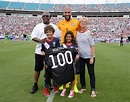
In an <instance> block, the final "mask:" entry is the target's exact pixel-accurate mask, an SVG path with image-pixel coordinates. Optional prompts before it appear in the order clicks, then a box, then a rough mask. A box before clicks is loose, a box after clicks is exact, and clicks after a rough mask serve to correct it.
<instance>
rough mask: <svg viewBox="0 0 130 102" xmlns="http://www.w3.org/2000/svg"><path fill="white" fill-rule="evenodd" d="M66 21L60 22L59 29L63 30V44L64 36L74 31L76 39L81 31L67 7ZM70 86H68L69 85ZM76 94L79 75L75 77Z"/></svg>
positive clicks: (64, 12)
mask: <svg viewBox="0 0 130 102" xmlns="http://www.w3.org/2000/svg"><path fill="white" fill-rule="evenodd" d="M63 16H64V19H62V20H61V21H59V23H58V25H57V26H58V28H59V29H60V30H61V32H62V35H61V44H62V43H63V41H64V36H65V33H66V32H67V31H72V32H73V34H74V37H75V38H76V35H77V30H78V29H79V21H78V20H77V19H74V18H72V11H71V8H70V7H65V8H64V11H63ZM67 85H68V84H67ZM62 89H63V87H60V90H62ZM74 92H76V93H78V89H77V75H75V86H74Z"/></svg>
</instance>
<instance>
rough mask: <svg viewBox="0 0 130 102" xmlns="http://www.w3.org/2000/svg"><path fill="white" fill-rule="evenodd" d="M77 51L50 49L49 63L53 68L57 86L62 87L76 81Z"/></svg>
mask: <svg viewBox="0 0 130 102" xmlns="http://www.w3.org/2000/svg"><path fill="white" fill-rule="evenodd" d="M73 53H75V49H73V50H72V49H71V50H70V49H68V48H63V47H58V48H49V49H48V53H47V56H48V58H47V62H46V64H47V65H48V67H49V68H51V74H52V75H51V76H52V79H53V81H54V83H55V84H56V85H62V84H65V83H68V82H71V81H73V80H74V59H73V58H74V57H73Z"/></svg>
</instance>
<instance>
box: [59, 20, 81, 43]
mask: <svg viewBox="0 0 130 102" xmlns="http://www.w3.org/2000/svg"><path fill="white" fill-rule="evenodd" d="M57 26H58V28H59V29H60V30H61V31H62V35H61V43H63V41H64V36H65V33H66V32H67V31H72V32H73V33H74V37H75V38H76V35H77V30H78V28H79V21H78V20H76V19H74V18H71V20H70V21H66V20H65V19H63V20H61V21H60V22H59V23H58V25H57Z"/></svg>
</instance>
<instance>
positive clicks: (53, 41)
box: [41, 25, 60, 97]
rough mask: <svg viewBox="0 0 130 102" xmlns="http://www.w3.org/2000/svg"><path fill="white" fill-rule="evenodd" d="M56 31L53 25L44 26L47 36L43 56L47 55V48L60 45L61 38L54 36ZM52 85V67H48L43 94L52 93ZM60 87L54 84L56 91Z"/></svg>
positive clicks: (43, 45) (42, 50)
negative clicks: (50, 89) (50, 90)
mask: <svg viewBox="0 0 130 102" xmlns="http://www.w3.org/2000/svg"><path fill="white" fill-rule="evenodd" d="M54 32H55V29H54V28H53V27H52V26H51V25H48V26H46V27H45V28H44V33H45V34H46V35H47V38H46V39H45V43H44V44H42V49H41V52H42V55H43V56H45V55H46V52H47V49H48V48H49V47H60V42H59V38H55V37H53V34H54ZM45 58H46V57H45ZM45 60H46V59H45ZM50 87H51V69H50V68H47V67H46V68H45V85H44V89H43V94H44V95H45V96H46V97H48V96H49V95H50V93H49V88H50ZM58 89H59V88H58V87H57V86H55V85H54V92H55V93H57V92H58Z"/></svg>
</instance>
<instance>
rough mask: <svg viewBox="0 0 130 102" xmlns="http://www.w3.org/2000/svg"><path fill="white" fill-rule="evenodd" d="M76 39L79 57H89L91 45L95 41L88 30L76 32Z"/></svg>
mask: <svg viewBox="0 0 130 102" xmlns="http://www.w3.org/2000/svg"><path fill="white" fill-rule="evenodd" d="M76 41H77V44H78V50H79V54H80V57H82V58H91V46H93V45H94V44H95V43H94V40H93V38H92V36H91V32H90V30H88V31H87V32H84V33H79V32H77V37H76Z"/></svg>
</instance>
